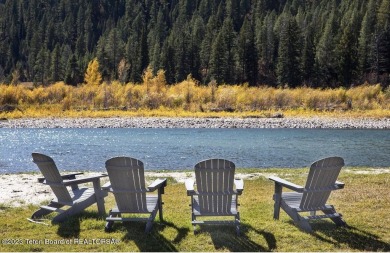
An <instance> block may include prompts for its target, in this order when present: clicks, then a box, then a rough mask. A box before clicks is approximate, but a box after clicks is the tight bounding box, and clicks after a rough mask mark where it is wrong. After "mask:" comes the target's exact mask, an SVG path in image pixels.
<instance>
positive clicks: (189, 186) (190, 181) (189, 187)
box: [184, 178, 196, 196]
mask: <svg viewBox="0 0 390 253" xmlns="http://www.w3.org/2000/svg"><path fill="white" fill-rule="evenodd" d="M184 184H185V186H186V189H187V196H191V195H195V194H196V192H195V190H194V184H195V181H194V180H193V179H191V178H189V179H187V180H186V181H185V182H184Z"/></svg>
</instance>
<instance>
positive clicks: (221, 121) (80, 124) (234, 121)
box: [0, 117, 390, 129]
mask: <svg viewBox="0 0 390 253" xmlns="http://www.w3.org/2000/svg"><path fill="white" fill-rule="evenodd" d="M0 128H333V129H390V118H380V119H374V118H326V117H310V118H304V117H293V118H287V117H286V118H222V117H221V118H167V117H111V118H39V119H36V118H24V119H9V120H7V119H3V120H0Z"/></svg>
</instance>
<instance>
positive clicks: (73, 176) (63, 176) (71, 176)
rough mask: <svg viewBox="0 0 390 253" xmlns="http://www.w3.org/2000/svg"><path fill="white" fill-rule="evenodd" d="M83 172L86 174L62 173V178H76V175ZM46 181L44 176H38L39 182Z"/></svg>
mask: <svg viewBox="0 0 390 253" xmlns="http://www.w3.org/2000/svg"><path fill="white" fill-rule="evenodd" d="M81 174H84V172H77V173H71V174H65V175H61V177H62V179H76V176H77V175H81ZM44 181H45V178H44V177H38V183H43V182H44Z"/></svg>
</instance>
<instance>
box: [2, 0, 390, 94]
mask: <svg viewBox="0 0 390 253" xmlns="http://www.w3.org/2000/svg"><path fill="white" fill-rule="evenodd" d="M95 57H96V58H97V59H98V62H99V70H100V73H101V74H102V78H103V80H106V81H112V80H117V81H120V82H123V83H126V82H141V81H142V76H143V72H144V71H145V69H147V68H148V67H150V68H151V69H152V71H153V72H154V73H155V74H156V73H157V72H158V70H160V69H162V70H164V71H165V75H166V80H167V82H168V83H178V82H181V81H183V80H185V79H186V78H187V76H188V75H191V76H192V78H194V79H196V80H198V81H199V82H200V83H203V84H207V83H209V82H211V81H215V82H217V83H218V84H222V83H224V84H237V83H248V84H249V85H264V84H266V85H269V86H286V85H287V86H289V87H298V86H309V87H340V86H344V87H350V86H351V85H354V84H360V83H364V82H369V83H381V84H382V85H383V86H388V84H389V80H390V77H389V74H390V0H349V1H341V0H257V1H254V0H159V1H157V0H142V1H140V0H29V1H26V0H0V82H4V83H17V82H24V81H29V82H35V83H41V84H49V83H53V82H56V81H64V82H66V83H67V84H72V85H77V84H79V83H82V82H83V81H84V73H85V71H86V69H87V66H88V63H89V62H90V61H91V60H92V59H94V58H95Z"/></svg>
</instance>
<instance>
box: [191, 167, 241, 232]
mask: <svg viewBox="0 0 390 253" xmlns="http://www.w3.org/2000/svg"><path fill="white" fill-rule="evenodd" d="M234 171H235V165H234V163H232V162H230V161H228V160H223V159H209V160H205V161H202V162H199V163H198V164H196V165H195V177H196V190H195V189H194V183H195V182H194V180H193V179H188V180H187V181H186V182H185V186H186V189H187V195H188V196H191V207H192V208H191V210H192V225H193V226H194V233H195V226H196V225H203V224H204V225H208V224H229V225H234V226H235V227H236V232H237V234H239V233H240V213H239V212H238V210H237V206H238V195H241V194H242V191H243V187H244V182H243V180H242V179H234ZM233 185H235V186H236V187H235V188H236V189H233ZM200 216H233V217H234V220H214V221H212V220H197V219H196V218H197V217H200Z"/></svg>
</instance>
